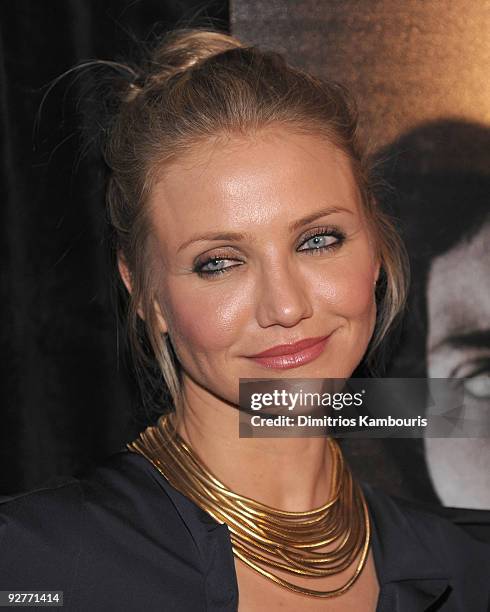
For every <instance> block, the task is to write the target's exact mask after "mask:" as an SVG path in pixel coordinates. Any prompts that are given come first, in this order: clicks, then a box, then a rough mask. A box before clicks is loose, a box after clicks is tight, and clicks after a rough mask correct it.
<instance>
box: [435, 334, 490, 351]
mask: <svg viewBox="0 0 490 612" xmlns="http://www.w3.org/2000/svg"><path fill="white" fill-rule="evenodd" d="M443 347H445V348H446V347H449V348H485V347H490V329H477V330H474V331H470V332H464V333H459V334H451V335H450V336H447V337H446V338H443V339H442V340H441V341H440V342H438V343H437V344H435V345H434V346H432V347H431V348H429V353H432V352H435V351H438V350H439V349H441V348H443Z"/></svg>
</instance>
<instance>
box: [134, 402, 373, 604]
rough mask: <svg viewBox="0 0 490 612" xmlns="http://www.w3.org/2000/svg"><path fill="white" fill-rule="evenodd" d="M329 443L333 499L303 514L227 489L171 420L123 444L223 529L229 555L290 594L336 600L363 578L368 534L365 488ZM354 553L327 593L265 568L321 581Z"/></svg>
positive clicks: (165, 418) (166, 418) (163, 418)
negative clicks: (323, 549) (339, 579)
mask: <svg viewBox="0 0 490 612" xmlns="http://www.w3.org/2000/svg"><path fill="white" fill-rule="evenodd" d="M328 442H329V448H330V454H331V457H332V495H331V499H330V500H329V501H328V502H327V503H326V504H324V505H323V506H320V507H319V508H315V509H314V510H309V511H305V512H289V511H285V510H278V509H276V508H272V507H271V506H267V505H266V504H262V503H260V502H258V501H255V500H253V499H251V498H249V497H244V496H242V495H238V494H237V493H234V492H233V491H231V490H230V489H228V488H227V487H226V486H225V485H224V484H223V483H222V482H221V481H219V480H218V479H217V478H216V477H215V476H214V475H213V474H212V473H211V472H210V471H209V470H207V469H206V467H205V466H204V464H203V463H202V461H201V460H200V459H199V457H198V456H197V455H196V454H195V453H194V452H193V450H192V449H191V448H190V447H189V446H188V445H187V444H186V443H185V441H184V440H183V438H182V437H181V436H180V435H179V433H178V432H177V431H176V429H175V427H174V426H173V424H172V423H171V419H170V415H168V414H166V415H162V416H161V417H160V418H159V419H158V422H157V424H156V425H154V426H149V427H147V428H146V429H145V430H144V431H143V432H141V433H140V435H139V437H138V438H137V439H136V440H134V441H133V442H129V443H128V444H127V445H126V446H127V448H128V449H129V450H130V451H132V452H136V453H139V454H141V455H143V456H144V457H146V459H148V460H149V461H150V462H151V463H152V464H153V465H154V466H155V467H156V468H157V469H158V470H159V472H160V473H161V474H162V475H163V476H164V477H165V478H166V479H167V480H168V481H169V483H170V484H171V485H172V486H173V487H174V488H175V489H177V490H178V491H180V492H181V493H182V494H183V495H185V496H186V497H187V498H188V499H190V500H192V501H193V502H194V503H195V504H197V505H198V506H200V507H201V508H202V509H203V510H205V511H206V512H207V513H208V514H210V515H211V516H212V517H213V518H214V519H215V520H216V521H218V522H219V523H226V524H227V525H228V528H229V530H230V537H231V542H232V549H233V553H234V555H235V556H236V557H238V558H239V559H241V560H242V561H243V562H244V563H245V564H246V565H248V566H249V567H251V568H252V569H254V570H255V571H257V572H258V573H259V574H261V575H262V576H264V577H265V578H268V579H269V580H271V581H273V582H275V583H276V584H279V585H281V586H283V587H285V588H287V589H289V590H291V591H296V592H298V593H303V594H305V595H310V596H312V597H335V596H338V595H341V594H342V593H345V592H346V591H348V590H349V589H350V588H351V587H352V586H353V584H354V583H355V581H356V580H357V578H358V577H359V575H360V574H361V572H362V570H363V568H364V565H365V563H366V559H367V555H368V551H369V543H370V534H371V529H370V522H369V513H368V509H367V505H366V501H365V499H364V495H363V493H362V490H361V488H360V486H359V485H358V484H357V483H356V482H355V481H354V480H353V478H352V475H351V473H350V470H349V469H348V466H347V464H346V463H345V461H344V459H343V456H342V451H341V450H340V448H339V446H338V444H337V443H336V442H335V441H334V440H333V439H332V438H328ZM333 543H336V546H335V547H334V548H333V549H331V550H328V551H326V552H318V551H316V550H315V549H317V548H321V547H323V546H327V545H329V544H333ZM359 555H360V557H359V560H358V562H357V565H356V567H355V569H354V572H353V574H352V575H351V576H350V578H349V579H348V580H347V581H346V582H345V583H344V584H343V585H342V586H340V587H338V588H335V589H332V590H330V591H318V590H314V589H310V588H305V587H302V586H300V585H297V584H294V583H292V582H289V581H287V580H284V579H283V578H281V577H280V576H277V575H276V574H273V573H272V572H270V571H269V570H268V569H266V568H275V569H280V570H284V571H285V572H288V573H290V574H294V575H300V576H309V577H311V578H322V577H325V576H332V575H335V574H338V573H339V572H341V571H343V570H345V569H347V568H348V567H349V566H350V565H351V564H352V563H353V562H354V560H355V559H356V558H357V557H358V556H359ZM264 566H265V567H264Z"/></svg>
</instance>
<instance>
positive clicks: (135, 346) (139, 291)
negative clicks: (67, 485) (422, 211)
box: [104, 28, 408, 406]
mask: <svg viewBox="0 0 490 612" xmlns="http://www.w3.org/2000/svg"><path fill="white" fill-rule="evenodd" d="M118 66H119V67H121V65H119V64H118ZM123 69H126V72H127V74H129V75H130V82H129V83H128V82H126V85H125V87H124V88H123V89H122V90H121V94H120V98H119V100H120V104H119V106H118V108H117V110H116V111H115V112H114V113H113V116H112V120H111V123H110V125H109V128H108V137H107V140H106V144H105V146H104V157H105V160H106V162H107V165H108V167H109V178H108V186H107V204H108V211H109V216H110V222H111V224H112V227H113V231H114V236H115V249H116V250H117V253H118V255H119V256H120V257H122V258H124V261H125V262H126V265H127V267H128V269H129V270H130V274H131V281H132V282H131V285H132V291H131V296H130V297H129V303H128V308H127V331H128V338H129V343H130V347H131V349H132V354H133V357H134V361H135V364H136V367H137V371H138V372H140V373H144V372H147V371H149V369H151V368H152V364H153V365H154V363H155V358H156V361H157V363H158V368H159V370H160V371H161V374H162V375H163V378H164V380H165V383H166V385H167V387H168V390H169V392H170V398H171V400H172V403H173V404H174V406H177V405H179V404H180V402H181V400H182V396H181V369H180V364H179V363H178V360H177V358H176V355H175V352H174V350H173V347H172V343H171V339H170V338H168V337H162V335H161V333H160V332H159V328H158V325H157V320H156V314H155V309H154V301H155V287H154V286H153V284H152V277H153V273H152V265H151V258H150V249H149V248H148V236H149V232H150V227H149V220H148V218H147V215H146V208H145V203H146V201H147V197H148V194H149V193H150V191H151V188H152V185H153V182H154V180H155V176H156V171H157V169H158V168H162V167H163V166H164V165H165V164H169V163H171V162H172V161H173V160H175V159H177V158H178V157H179V156H180V155H183V154H185V153H186V151H189V150H191V149H192V148H193V147H194V146H195V145H196V144H197V143H198V142H199V141H202V140H205V139H208V138H210V137H213V136H216V135H221V134H236V133H240V134H248V133H251V132H253V131H257V130H261V129H263V128H265V127H267V126H270V125H273V124H274V125H277V124H279V125H283V126H285V127H287V128H289V129H291V130H295V131H299V132H302V133H314V134H322V135H324V136H325V137H326V138H327V139H328V140H329V141H330V142H332V143H333V144H334V145H336V146H337V147H339V148H340V149H341V150H342V151H343V152H344V153H345V154H346V155H347V156H348V158H349V159H350V161H351V163H352V169H353V172H354V176H355V178H356V181H357V184H358V187H359V192H360V195H361V201H362V211H363V213H364V215H365V219H366V221H367V223H368V225H369V228H370V230H371V231H372V235H373V237H374V242H375V245H376V250H377V255H378V257H379V258H380V261H381V263H382V272H381V276H380V279H379V282H378V285H377V288H376V299H377V302H378V309H377V310H378V313H377V320H376V326H375V330H374V333H373V336H372V338H371V341H370V344H369V347H368V350H367V351H366V356H365V359H366V363H368V364H370V365H371V366H373V367H374V364H375V353H376V349H377V348H378V347H379V346H380V344H381V342H382V340H383V339H384V338H385V336H386V335H387V333H388V331H389V330H390V328H391V327H392V325H393V323H394V321H395V320H396V319H397V317H398V316H399V315H400V313H401V311H402V309H403V307H404V304H405V301H406V295H407V287H408V258H407V255H406V251H405V248H404V246H403V243H402V241H401V239H400V238H399V236H398V233H397V231H396V228H395V225H394V223H393V220H392V219H391V218H390V217H389V216H388V215H387V214H386V213H385V212H383V211H382V210H381V209H380V207H379V205H378V202H377V200H376V198H375V197H374V193H373V180H372V168H371V167H370V162H369V159H368V156H367V155H366V154H365V153H363V151H362V150H361V146H360V143H359V137H358V117H357V109H356V105H355V103H354V101H353V100H352V98H351V97H350V95H349V93H348V92H347V91H346V89H345V88H344V87H343V86H341V85H340V84H338V83H335V82H333V81H329V80H324V79H323V80H322V79H319V78H316V77H314V76H312V75H310V74H308V73H305V72H303V71H301V70H298V69H296V68H294V67H292V66H291V65H289V64H288V63H287V62H286V60H285V59H284V57H283V56H282V55H280V54H278V53H276V52H273V51H270V50H265V49H259V48H258V47H256V46H252V45H246V44H244V43H242V42H240V41H239V40H238V39H236V38H234V37H232V36H229V35H227V34H224V33H220V32H217V31H212V30H205V29H200V28H181V29H178V30H174V31H173V32H171V33H169V34H168V35H167V36H166V37H165V38H164V39H163V40H162V41H161V42H160V43H159V45H158V46H157V47H156V48H155V49H154V51H153V53H152V54H151V55H150V57H149V59H148V60H147V62H146V64H145V65H144V66H141V67H138V68H134V67H130V66H123ZM138 310H139V312H140V313H141V315H142V318H143V320H144V324H143V328H142V329H139V327H138V326H139V325H141V320H140V318H139V315H138ZM151 353H153V355H152V354H151Z"/></svg>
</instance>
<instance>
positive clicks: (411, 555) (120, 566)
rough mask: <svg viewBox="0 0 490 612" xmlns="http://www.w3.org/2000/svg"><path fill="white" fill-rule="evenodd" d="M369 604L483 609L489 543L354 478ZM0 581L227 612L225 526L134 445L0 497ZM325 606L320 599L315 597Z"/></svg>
mask: <svg viewBox="0 0 490 612" xmlns="http://www.w3.org/2000/svg"><path fill="white" fill-rule="evenodd" d="M363 488H364V492H365V495H366V500H367V503H368V507H369V511H370V516H371V519H372V524H373V535H372V547H373V554H374V561H375V566H376V572H377V576H378V580H379V584H380V596H379V601H378V606H377V612H419V611H423V610H431V611H435V610H444V611H445V612H489V610H490V544H488V543H484V542H481V541H478V540H477V539H475V538H474V537H473V536H472V535H470V534H469V533H467V531H466V530H464V529H463V528H461V527H460V526H457V525H455V524H453V522H452V521H450V520H447V519H446V518H442V517H440V516H437V515H435V514H431V513H429V512H426V511H421V510H420V509H416V508H414V507H412V505H411V504H409V503H408V502H402V501H401V500H395V499H394V498H391V497H389V496H387V495H385V494H383V493H381V492H380V491H377V490H375V489H373V488H371V487H370V486H368V485H365V484H363ZM0 590H3V591H6V590H20V591H26V590H44V591H47V590H57V591H63V597H64V609H65V610H69V611H72V610H73V611H75V610H77V611H80V612H88V611H90V612H98V611H101V612H107V611H108V610H118V611H119V610H121V611H126V610H127V611H134V612H141V611H142V610H143V611H144V612H157V611H158V612H170V611H175V612H187V611H188V612H205V611H206V612H218V611H220V612H224V611H226V612H232V611H236V610H237V606H238V586H237V578H236V573H235V565H234V557H233V552H232V548H231V540H230V533H229V531H228V527H227V525H221V524H219V523H217V522H216V521H215V520H214V519H213V518H212V517H210V516H209V515H208V514H207V513H206V512H205V511H203V510H202V509H200V508H199V507H198V506H196V505H195V504H194V503H193V502H191V501H190V500H189V499H187V498H186V497H185V496H184V495H182V494H181V493H179V492H178V491H177V490H175V489H174V488H173V487H172V486H171V485H170V484H169V483H168V481H167V480H166V479H165V478H164V477H163V476H162V475H161V474H160V472H159V471H158V470H157V469H156V468H155V467H154V466H153V465H152V464H151V462H149V461H148V460H147V459H145V458H144V457H143V456H141V455H139V454H136V453H132V452H129V451H128V450H127V449H124V450H121V451H120V452H117V453H115V454H113V455H111V456H110V457H108V458H107V459H106V460H105V461H104V462H103V463H101V464H100V465H99V466H98V467H97V468H96V469H95V470H94V471H93V472H91V473H90V474H89V475H87V476H85V477H84V478H73V477H68V478H65V479H63V481H62V482H60V483H59V484H58V485H56V486H54V485H51V486H47V487H40V488H38V489H36V490H34V491H29V492H27V493H21V494H19V495H14V496H11V497H10V498H4V499H3V501H2V502H1V503H0ZM325 608H326V609H328V599H327V600H325Z"/></svg>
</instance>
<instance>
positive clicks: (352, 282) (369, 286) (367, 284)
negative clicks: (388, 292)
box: [315, 265, 375, 319]
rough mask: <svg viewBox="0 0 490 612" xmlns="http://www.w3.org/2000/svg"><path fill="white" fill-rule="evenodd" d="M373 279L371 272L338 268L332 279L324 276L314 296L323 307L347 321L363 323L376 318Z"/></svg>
mask: <svg viewBox="0 0 490 612" xmlns="http://www.w3.org/2000/svg"><path fill="white" fill-rule="evenodd" d="M373 279H374V275H373V271H372V269H371V268H368V267H362V266H359V267H357V269H356V268H354V267H353V266H351V265H348V266H345V267H343V266H342V267H339V268H337V269H335V271H334V272H333V273H332V274H330V275H322V276H321V277H320V278H319V279H318V280H317V282H316V284H315V285H316V286H315V292H316V295H317V299H319V300H320V301H321V302H322V305H323V306H325V304H328V306H329V309H330V310H333V312H334V313H335V314H337V315H339V316H342V317H345V318H347V319H364V318H369V317H371V316H372V314H373V309H374V308H375V303H374V285H373V283H374V280H373Z"/></svg>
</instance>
